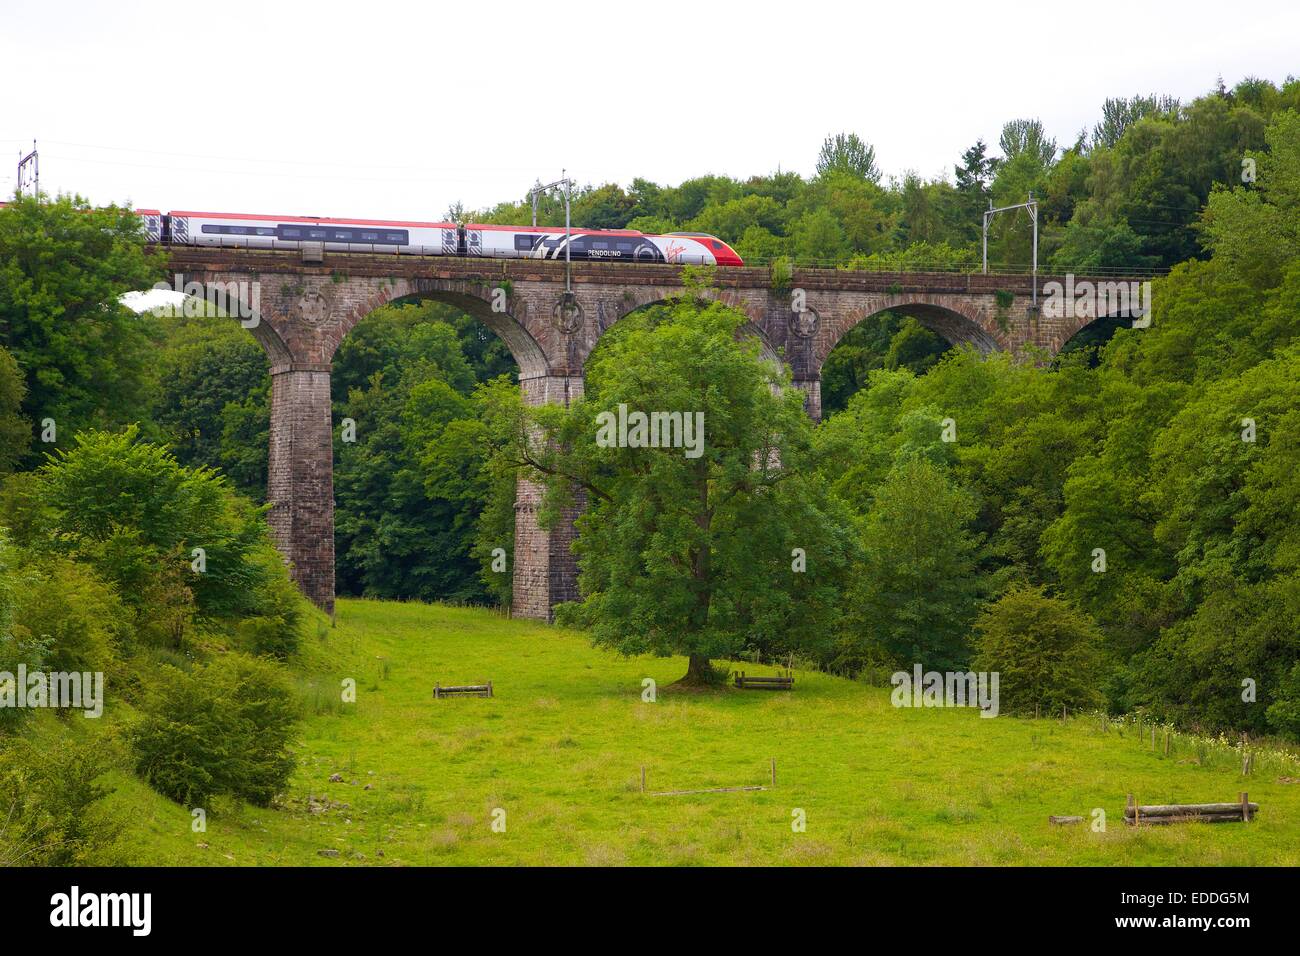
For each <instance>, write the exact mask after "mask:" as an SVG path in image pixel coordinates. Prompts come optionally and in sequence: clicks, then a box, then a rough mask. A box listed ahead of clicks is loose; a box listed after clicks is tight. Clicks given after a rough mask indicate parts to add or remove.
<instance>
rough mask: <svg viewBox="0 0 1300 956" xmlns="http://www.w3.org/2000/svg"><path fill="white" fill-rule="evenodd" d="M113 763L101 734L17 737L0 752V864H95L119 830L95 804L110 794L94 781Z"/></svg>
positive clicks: (7, 865)
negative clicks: (78, 737) (69, 737)
mask: <svg viewBox="0 0 1300 956" xmlns="http://www.w3.org/2000/svg"><path fill="white" fill-rule="evenodd" d="M112 761H113V752H112V750H111V748H106V747H105V746H104V741H103V739H102V738H100V737H95V738H88V739H86V740H60V741H59V742H58V744H57V745H56V746H50V745H49V744H48V742H44V741H34V740H27V739H25V738H19V739H17V740H14V741H13V742H12V743H11V745H10V746H9V747H7V748H6V749H5V750H3V751H0V866H4V867H9V866H69V865H76V864H86V863H92V862H96V861H95V860H94V859H93V858H92V856H91V855H92V854H94V853H95V852H96V851H99V850H102V849H104V848H105V847H107V846H108V845H109V844H111V843H112V841H113V839H114V835H115V834H116V833H117V832H118V831H119V830H120V829H121V827H120V823H119V821H116V820H114V819H113V818H112V817H111V816H109V815H108V813H107V812H106V810H105V808H104V807H103V806H102V805H101V804H100V801H101V800H103V798H104V797H106V796H108V795H109V794H110V793H112V790H111V789H110V788H108V787H106V786H103V785H102V784H101V783H100V782H99V780H100V778H101V777H102V776H103V775H104V774H105V773H106V772H107V771H108V770H110V769H111V767H112Z"/></svg>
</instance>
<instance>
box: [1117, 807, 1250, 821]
mask: <svg viewBox="0 0 1300 956" xmlns="http://www.w3.org/2000/svg"><path fill="white" fill-rule="evenodd" d="M1134 809H1135V808H1133V807H1125V808H1124V816H1126V817H1131V816H1133V815H1134V814H1133V811H1134ZM1136 809H1137V810H1138V811H1139V815H1140V816H1143V817H1176V816H1185V815H1187V814H1189V813H1235V814H1236V815H1237V817H1238V819H1240V818H1241V803H1165V804H1153V805H1151V806H1141V807H1137V808H1136ZM1257 810H1259V804H1258V803H1252V804H1250V812H1251V813H1255V812H1256V811H1257Z"/></svg>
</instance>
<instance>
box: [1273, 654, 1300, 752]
mask: <svg viewBox="0 0 1300 956" xmlns="http://www.w3.org/2000/svg"><path fill="white" fill-rule="evenodd" d="M1268 722H1269V725H1270V726H1271V727H1272V728H1273V729H1274V730H1276V731H1277V732H1278V733H1279V734H1282V735H1283V736H1286V737H1290V738H1291V739H1292V740H1300V661H1297V662H1296V665H1295V666H1294V667H1292V668H1291V673H1289V674H1287V676H1286V679H1285V680H1284V681H1283V682H1282V686H1281V687H1279V688H1278V694H1277V700H1275V701H1274V702H1273V703H1272V704H1270V705H1269V707H1268Z"/></svg>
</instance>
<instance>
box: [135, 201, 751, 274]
mask: <svg viewBox="0 0 1300 956" xmlns="http://www.w3.org/2000/svg"><path fill="white" fill-rule="evenodd" d="M136 214H137V215H139V216H140V217H141V218H142V219H143V220H144V222H145V228H146V230H147V232H148V235H149V239H150V240H151V241H153V242H170V243H174V244H180V245H196V246H237V247H241V248H253V249H297V248H300V247H301V245H302V244H303V243H305V242H306V243H320V244H321V246H322V247H323V248H324V250H325V251H326V252H387V253H398V254H401V253H405V254H408V255H420V256H475V257H477V256H482V257H484V258H490V259H564V258H565V252H566V246H567V251H568V256H569V258H571V259H573V260H588V261H603V262H636V263H639V262H666V263H679V264H683V265H718V266H740V265H744V262H742V261H741V258H740V256H738V255H736V251H735V250H734V249H732V248H731V246H729V245H727V244H726V243H725V242H723V241H722V240H721V239H719V238H717V237H716V236H710V235H707V234H705V233H699V232H674V233H669V234H667V235H662V236H660V235H647V234H646V233H642V232H637V231H635V230H633V229H571V230H570V235H569V236H568V238H567V241H566V237H565V233H564V230H563V229H556V228H555V227H554V226H533V227H529V226H494V225H486V224H476V223H470V224H468V225H459V224H457V223H454V222H406V221H398V220H383V219H321V218H315V217H310V216H258V215H249V214H246V213H230V212H192V211H189V210H173V211H172V212H168V213H164V212H160V211H159V210H157V209H137V210H136Z"/></svg>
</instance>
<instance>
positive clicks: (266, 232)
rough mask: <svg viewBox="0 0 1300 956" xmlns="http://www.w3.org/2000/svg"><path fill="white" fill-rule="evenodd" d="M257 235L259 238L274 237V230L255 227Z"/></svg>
mask: <svg viewBox="0 0 1300 956" xmlns="http://www.w3.org/2000/svg"><path fill="white" fill-rule="evenodd" d="M257 234H258V235H259V236H274V235H275V230H274V229H268V228H266V227H265V226H258V227H257Z"/></svg>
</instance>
